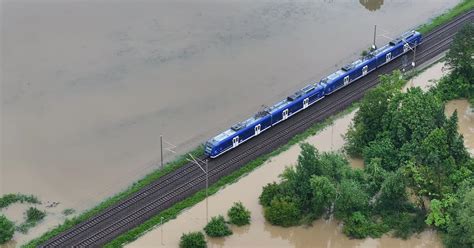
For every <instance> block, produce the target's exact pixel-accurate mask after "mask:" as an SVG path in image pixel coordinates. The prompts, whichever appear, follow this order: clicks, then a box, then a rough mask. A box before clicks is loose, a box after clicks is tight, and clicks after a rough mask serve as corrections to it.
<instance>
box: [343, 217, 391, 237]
mask: <svg viewBox="0 0 474 248" xmlns="http://www.w3.org/2000/svg"><path fill="white" fill-rule="evenodd" d="M342 231H343V232H344V234H346V235H347V236H349V237H351V238H356V239H363V238H366V237H368V236H372V237H380V236H381V235H382V231H381V230H378V229H377V227H376V225H375V224H374V223H372V222H371V221H370V220H369V218H368V217H367V216H366V215H364V214H363V213H361V212H359V211H356V212H354V213H352V215H350V217H349V218H346V219H345V220H344V226H343V228H342Z"/></svg>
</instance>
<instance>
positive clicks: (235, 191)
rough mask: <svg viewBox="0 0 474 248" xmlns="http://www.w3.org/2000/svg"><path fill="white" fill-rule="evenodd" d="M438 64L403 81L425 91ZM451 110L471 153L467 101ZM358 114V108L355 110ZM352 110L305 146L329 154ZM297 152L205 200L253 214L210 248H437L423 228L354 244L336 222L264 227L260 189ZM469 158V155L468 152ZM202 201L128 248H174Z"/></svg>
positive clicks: (194, 223)
mask: <svg viewBox="0 0 474 248" xmlns="http://www.w3.org/2000/svg"><path fill="white" fill-rule="evenodd" d="M443 67H444V64H443V63H437V64H435V65H433V66H431V67H430V68H428V69H427V70H426V71H424V72H423V73H422V74H420V75H419V76H417V77H416V78H414V79H413V80H412V81H410V82H409V83H408V85H407V86H408V87H413V86H415V87H423V88H424V89H427V88H428V87H430V86H432V85H433V82H434V80H436V79H439V78H440V77H441V76H442V75H443V74H445V73H446V72H445V70H442V68H443ZM454 109H457V110H458V114H459V130H460V132H461V133H462V134H463V135H464V138H465V144H466V146H467V147H468V148H469V149H470V150H471V152H472V151H473V149H474V130H473V129H474V128H473V127H474V123H473V121H474V112H473V109H471V108H469V106H468V102H467V101H466V100H454V101H450V102H449V103H448V104H447V106H446V114H448V115H449V114H451V113H452V112H453V111H454ZM355 111H357V110H355ZM355 111H353V112H351V113H350V114H347V115H345V116H344V117H342V118H339V119H338V120H336V121H335V122H334V124H333V125H331V126H328V127H327V128H325V129H324V130H323V131H321V132H320V133H318V134H316V135H314V136H312V137H309V138H308V139H307V140H306V142H308V143H310V144H313V145H314V146H316V147H317V148H318V149H319V150H320V151H334V150H339V149H341V148H342V146H343V144H344V140H343V138H342V135H343V134H344V133H346V131H347V129H348V127H349V125H350V123H351V120H352V118H353V116H354V114H355ZM299 152H300V148H299V147H298V146H297V145H295V146H292V147H291V148H290V149H289V150H287V151H285V152H283V153H281V154H279V155H278V156H275V157H273V158H272V159H271V160H270V161H268V162H266V163H265V164H264V165H262V166H261V167H259V168H257V169H256V170H255V171H253V172H251V173H250V174H249V175H247V176H245V177H244V178H242V179H240V180H239V181H238V182H237V183H235V184H232V185H229V186H227V187H226V188H224V189H223V190H221V191H219V192H218V193H216V194H215V195H213V196H211V197H209V215H210V216H215V215H218V214H222V215H226V211H227V210H228V209H229V208H230V207H231V206H232V204H233V202H235V201H241V202H242V203H243V204H244V205H245V206H246V207H247V208H249V209H250V211H251V212H252V222H251V224H250V225H248V226H244V227H235V226H233V227H232V230H233V232H234V235H232V236H229V237H226V238H218V239H216V238H212V239H209V244H210V245H209V246H210V247H298V248H306V247H328V248H339V247H369V248H371V247H384V248H387V247H388V248H398V247H418V248H422V247H423V248H424V247H426V248H432V247H434V248H441V247H443V246H442V243H441V240H440V238H439V237H438V235H437V234H436V232H434V231H431V230H427V231H424V232H422V233H421V234H419V235H415V236H412V237H411V238H410V239H408V240H401V239H396V238H391V237H390V236H387V235H385V236H383V237H382V238H380V239H372V238H368V239H364V240H355V239H349V238H347V237H346V236H345V235H344V234H343V233H342V232H341V231H342V226H341V225H340V223H338V222H337V221H336V220H317V221H315V222H313V223H312V226H310V227H301V226H300V227H290V228H281V227H276V226H272V225H270V224H269V223H267V222H266V221H265V219H264V217H263V210H262V207H261V206H260V205H259V204H258V196H259V195H260V193H261V189H262V187H263V186H264V185H266V184H267V183H270V182H273V181H275V180H278V175H279V174H280V173H281V172H282V171H283V170H284V168H285V167H286V166H288V165H293V164H295V163H296V160H297V156H298V154H299ZM473 154H474V153H473ZM349 160H350V162H351V166H352V167H357V168H360V167H362V166H363V161H361V160H356V159H349ZM205 218H206V207H205V201H203V202H200V203H199V204H197V205H195V206H193V207H191V208H190V209H188V210H186V211H185V212H183V213H182V214H180V215H179V216H178V218H176V219H174V220H171V221H169V222H167V223H165V224H164V225H163V226H162V227H158V228H156V229H154V230H152V231H150V232H149V233H147V234H145V235H144V236H143V237H141V238H140V239H138V240H137V241H135V242H133V243H131V244H129V245H128V246H127V247H156V246H158V245H162V246H163V247H177V246H178V244H179V238H180V236H181V234H182V233H186V232H192V231H198V230H202V228H203V227H204V226H205V224H206V219H205Z"/></svg>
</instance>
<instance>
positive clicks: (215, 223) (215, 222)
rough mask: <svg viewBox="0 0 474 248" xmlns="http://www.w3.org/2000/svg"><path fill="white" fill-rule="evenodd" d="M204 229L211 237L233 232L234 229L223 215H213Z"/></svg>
mask: <svg viewBox="0 0 474 248" xmlns="http://www.w3.org/2000/svg"><path fill="white" fill-rule="evenodd" d="M204 231H205V232H206V234H207V235H209V236H211V237H224V236H229V235H231V234H232V230H230V228H229V226H228V225H227V223H226V222H225V220H224V216H222V215H219V216H217V217H212V219H211V221H209V223H207V225H206V227H204Z"/></svg>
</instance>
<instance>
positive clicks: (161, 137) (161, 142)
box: [160, 135, 163, 170]
mask: <svg viewBox="0 0 474 248" xmlns="http://www.w3.org/2000/svg"><path fill="white" fill-rule="evenodd" d="M160 151H161V156H160V158H161V169H162V170H163V135H160Z"/></svg>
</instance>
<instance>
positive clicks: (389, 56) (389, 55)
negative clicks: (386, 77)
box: [385, 53, 392, 62]
mask: <svg viewBox="0 0 474 248" xmlns="http://www.w3.org/2000/svg"><path fill="white" fill-rule="evenodd" d="M391 59H392V53H387V55H385V62H389V61H390V60H391Z"/></svg>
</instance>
